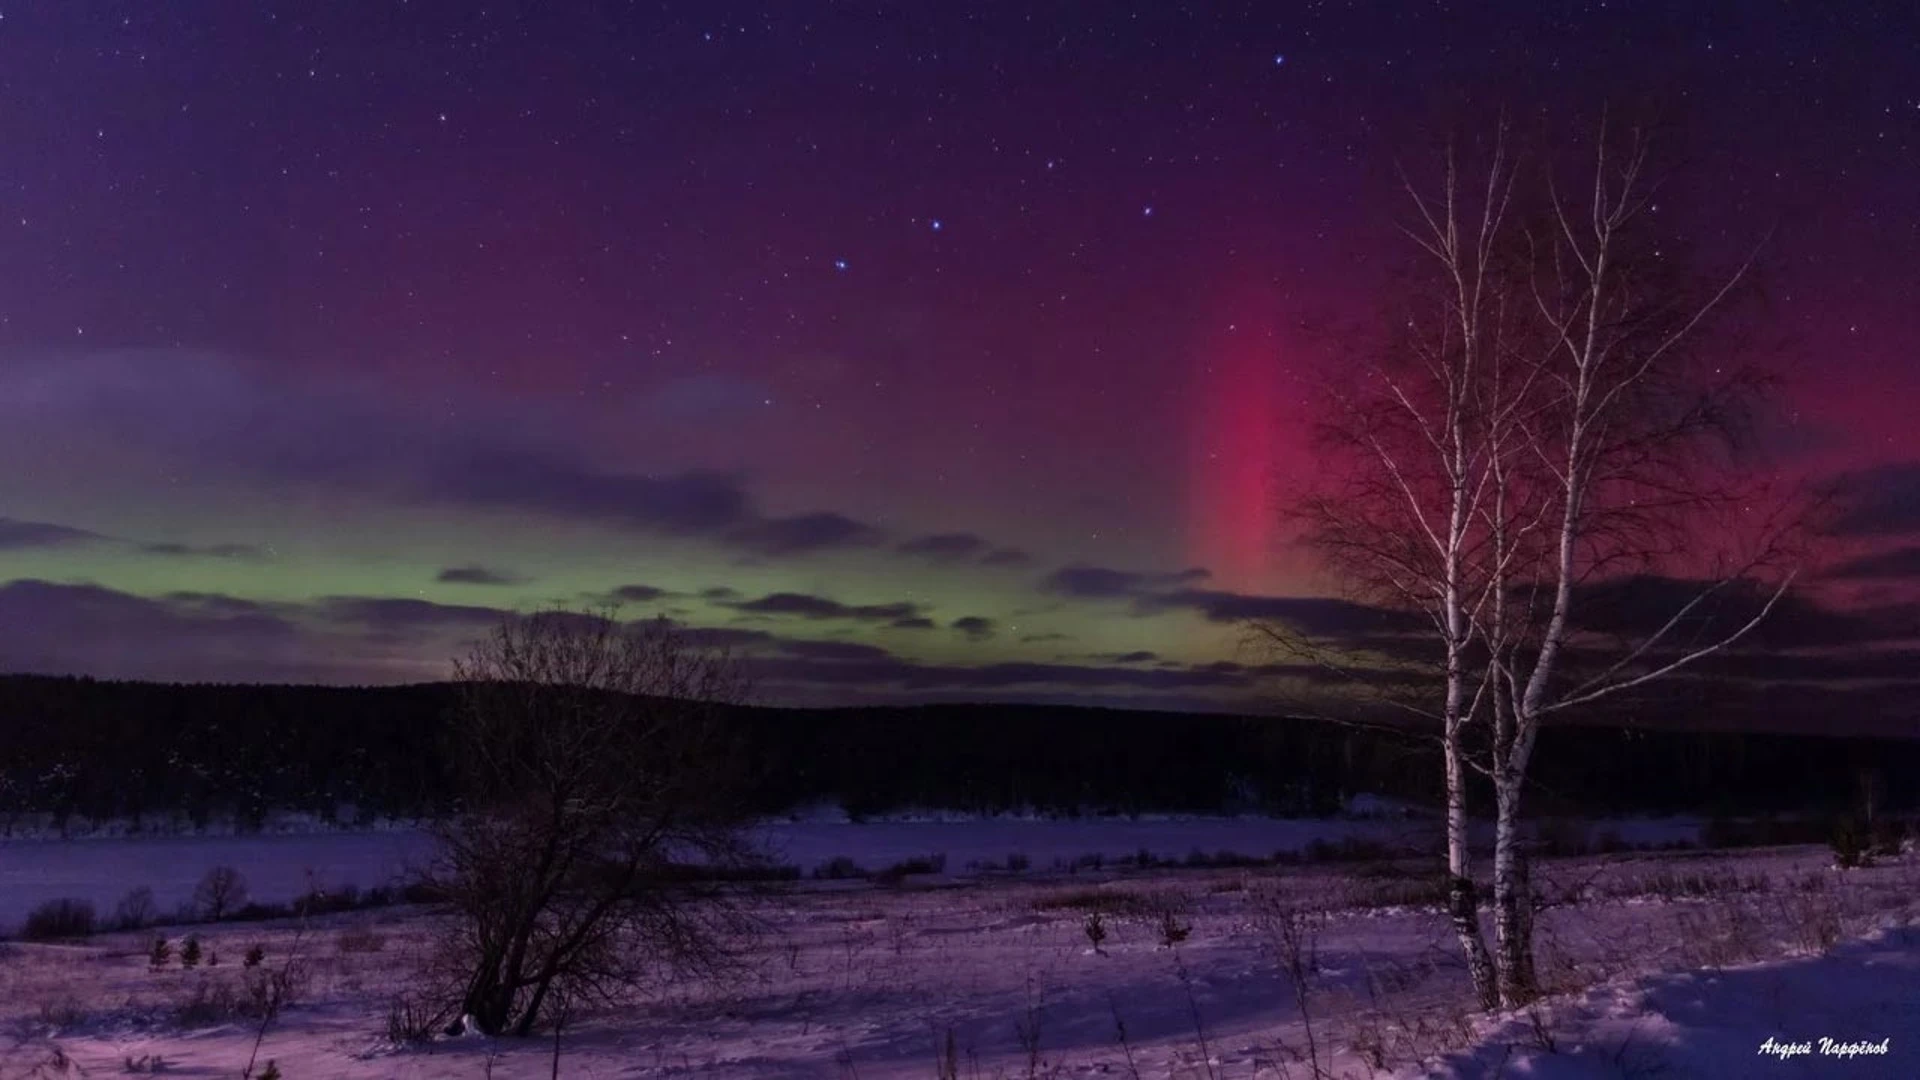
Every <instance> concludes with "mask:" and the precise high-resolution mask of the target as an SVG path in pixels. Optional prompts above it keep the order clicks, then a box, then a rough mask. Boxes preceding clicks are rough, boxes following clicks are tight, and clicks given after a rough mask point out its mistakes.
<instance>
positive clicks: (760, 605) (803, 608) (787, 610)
mask: <svg viewBox="0 0 1920 1080" xmlns="http://www.w3.org/2000/svg"><path fill="white" fill-rule="evenodd" d="M725 606H726V607H730V608H732V609H734V610H735V611H744V612H747V613H748V614H752V615H793V616H797V617H799V618H802V619H855V620H864V621H872V622H887V621H895V620H902V619H912V618H916V617H919V615H920V608H919V605H917V604H910V603H907V602H906V601H897V602H894V603H891V604H843V603H841V602H840V601H838V600H830V599H828V598H826V597H824V596H811V595H808V594H806V593H788V592H782V593H768V594H767V595H765V596H762V597H760V598H758V599H756V600H738V601H731V602H728V603H727V604H726V605H725Z"/></svg>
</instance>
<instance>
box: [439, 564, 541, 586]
mask: <svg viewBox="0 0 1920 1080" xmlns="http://www.w3.org/2000/svg"><path fill="white" fill-rule="evenodd" d="M434 580H435V581H439V582H443V583H446V584H449V585H517V584H519V583H520V582H521V581H522V580H524V579H522V578H521V577H520V575H518V574H514V573H511V572H509V571H506V570H494V569H491V568H489V567H485V566H475V565H469V566H449V567H447V568H445V569H443V570H441V571H440V573H439V574H438V575H436V576H435V577H434Z"/></svg>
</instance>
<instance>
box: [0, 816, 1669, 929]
mask: <svg viewBox="0 0 1920 1080" xmlns="http://www.w3.org/2000/svg"><path fill="white" fill-rule="evenodd" d="M1617 831H1620V832H1623V833H1624V834H1626V835H1628V836H1629V838H1630V839H1631V840H1632V841H1633V842H1637V843H1648V842H1660V841H1662V840H1664V839H1668V838H1683V837H1684V838H1688V839H1691V838H1693V837H1694V836H1695V835H1696V833H1697V822H1693V821H1690V820H1687V819H1674V820H1672V821H1641V822H1634V823H1629V824H1628V826H1627V827H1623V828H1618V829H1617ZM758 832H759V835H760V837H761V840H762V842H763V845H764V847H765V848H766V850H767V852H768V853H769V855H770V856H771V857H772V859H773V860H774V861H775V862H779V863H785V864H789V865H792V866H797V867H799V868H800V870H801V871H802V872H803V873H806V872H810V871H812V870H813V868H815V867H817V866H819V865H820V864H822V863H824V862H827V861H828V860H830V859H834V858H837V857H841V856H845V857H847V858H850V859H852V860H853V861H854V862H855V863H857V864H859V865H860V866H862V867H865V868H867V869H870V870H880V869H884V868H885V867H887V866H889V865H892V864H893V863H896V862H900V861H902V860H905V859H909V858H915V857H920V856H930V855H944V856H946V866H947V872H948V873H950V874H962V873H965V872H966V871H967V870H968V868H969V866H970V865H973V864H981V863H989V862H991V863H1000V864H1004V863H1005V862H1006V860H1007V858H1008V856H1009V855H1016V854H1017V855H1023V856H1025V857H1026V858H1027V860H1028V861H1029V864H1030V865H1031V867H1032V869H1033V870H1035V871H1047V870H1051V869H1053V868H1054V867H1055V866H1056V865H1058V864H1064V863H1069V862H1072V861H1073V860H1075V859H1079V858H1082V857H1084V856H1089V855H1099V856H1101V857H1103V858H1105V859H1108V860H1114V859H1118V858H1121V857H1123V856H1129V855H1133V854H1135V853H1137V852H1139V851H1141V850H1142V849H1144V850H1146V851H1148V852H1151V853H1152V854H1153V855H1154V857H1155V858H1158V859H1184V858H1186V857H1187V856H1188V855H1189V854H1191V853H1192V852H1195V851H1199V852H1203V853H1205V854H1207V855H1209V856H1211V855H1214V854H1217V853H1220V852H1233V853H1236V854H1240V855H1250V856H1257V857H1262V858H1264V857H1268V856H1271V855H1273V854H1275V853H1276V852H1280V851H1293V852H1298V851H1302V850H1304V849H1305V848H1306V847H1307V846H1308V845H1309V844H1311V843H1313V842H1314V841H1316V840H1321V841H1326V842H1330V843H1340V842H1342V841H1343V840H1346V839H1348V838H1354V839H1362V840H1370V841H1377V842H1380V843H1384V844H1387V845H1388V846H1390V847H1394V848H1413V849H1421V850H1430V849H1433V848H1434V847H1435V845H1437V843H1438V839H1439V837H1438V832H1437V823H1436V822H1434V821H1432V820H1431V819H1425V818H1419V819H1408V818H1389V817H1379V818H1328V819H1278V818H1266V817H1235V818H1157V819H1155V818H1142V819H1139V820H1134V819H1129V818H1124V817H1111V818H1102V817H1090V818H1080V819H1031V818H1016V817H1006V818H984V819H982V818H972V819H966V818H947V819H941V818H938V817H934V816H929V817H928V818H924V819H915V820H880V821H871V822H866V823H854V822H849V821H846V820H844V819H840V820H835V819H834V818H833V817H831V816H829V815H821V816H818V817H816V818H813V819H807V820H800V821H777V822H770V823H768V824H765V825H763V826H761V827H760V829H759V830H758ZM432 854H433V845H432V841H431V838H430V837H429V836H428V835H427V834H426V833H425V832H423V831H421V830H419V829H385V830H372V831H353V832H337V831H336V832H325V831H313V832H297V833H274V834H248V835H217V836H153V835H148V836H131V837H127V836H102V837H98V838H87V839H75V840H59V839H27V840H22V839H12V840H0V931H4V930H11V929H12V928H15V927H17V926H18V925H19V924H20V920H21V919H23V918H24V917H25V916H26V914H27V912H29V911H31V910H32V909H33V908H34V907H35V906H37V905H39V904H41V903H44V902H46V901H48V900H52V899H55V898H58V897H78V898H81V899H85V900H90V901H92V902H93V904H94V906H95V907H96V908H97V909H98V911H99V913H100V915H101V917H102V918H106V917H109V916H111V914H112V911H113V907H114V905H115V904H116V903H117V902H118V901H119V899H120V897H122V896H123V895H125V894H126V892H127V891H128V890H130V889H134V888H138V887H140V886H146V887H148V888H150V889H152V890H153V893H154V899H155V901H156V903H157V904H158V906H159V909H160V911H162V912H168V913H170V912H172V911H174V910H175V909H176V908H177V907H179V906H180V905H181V904H184V903H186V902H187V901H188V900H189V899H190V898H191V897H192V895H193V888H194V886H195V885H196V884H197V883H198V882H199V880H200V878H201V876H202V875H204V874H205V873H206V872H207V871H208V870H209V869H212V868H213V867H216V866H231V867H234V868H235V869H237V870H239V871H240V872H241V873H242V874H244V875H245V876H246V879H247V884H248V892H249V895H250V898H251V899H253V900H256V901H259V902H262V903H283V902H285V901H288V900H291V899H293V898H294V897H296V896H299V895H301V894H303V893H305V892H307V891H308V890H309V889H311V888H314V887H316V886H317V887H321V888H339V887H342V886H346V885H354V886H358V887H360V888H371V887H374V886H379V885H385V884H390V883H392V882H394V881H396V880H402V879H405V878H407V877H409V876H410V875H411V874H412V873H413V872H415V871H417V870H418V869H419V868H421V867H422V866H423V865H424V864H425V863H426V862H427V861H428V860H429V859H431V857H432Z"/></svg>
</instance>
